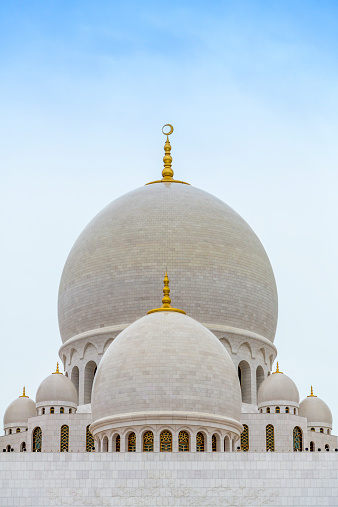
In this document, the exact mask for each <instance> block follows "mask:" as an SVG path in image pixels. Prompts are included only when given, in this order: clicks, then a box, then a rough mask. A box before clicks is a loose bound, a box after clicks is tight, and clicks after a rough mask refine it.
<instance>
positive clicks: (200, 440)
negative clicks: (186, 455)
mask: <svg viewBox="0 0 338 507" xmlns="http://www.w3.org/2000/svg"><path fill="white" fill-rule="evenodd" d="M196 452H204V435H203V433H201V432H200V431H199V432H198V433H197V435H196Z"/></svg>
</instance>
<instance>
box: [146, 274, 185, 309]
mask: <svg viewBox="0 0 338 507" xmlns="http://www.w3.org/2000/svg"><path fill="white" fill-rule="evenodd" d="M163 283H164V287H163V298H162V306H161V308H154V309H153V310H149V312H148V313H147V315H149V314H150V313H156V312H178V313H183V314H184V315H186V313H185V311H184V310H179V309H178V308H173V307H172V306H171V304H170V303H171V299H170V296H169V294H170V288H169V278H168V273H167V271H166V272H165V275H164V280H163Z"/></svg>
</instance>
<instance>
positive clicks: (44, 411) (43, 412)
mask: <svg viewBox="0 0 338 507" xmlns="http://www.w3.org/2000/svg"><path fill="white" fill-rule="evenodd" d="M45 413H46V409H45V407H43V409H42V414H43V415H44V414H45Z"/></svg>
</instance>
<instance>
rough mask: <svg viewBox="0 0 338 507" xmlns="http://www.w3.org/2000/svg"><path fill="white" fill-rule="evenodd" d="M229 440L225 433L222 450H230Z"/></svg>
mask: <svg viewBox="0 0 338 507" xmlns="http://www.w3.org/2000/svg"><path fill="white" fill-rule="evenodd" d="M230 447H231V440H230V437H229V435H225V437H224V452H230Z"/></svg>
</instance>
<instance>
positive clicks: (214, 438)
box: [212, 435, 217, 452]
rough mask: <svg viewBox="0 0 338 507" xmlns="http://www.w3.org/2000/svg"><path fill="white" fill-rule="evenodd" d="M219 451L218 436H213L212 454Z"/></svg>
mask: <svg viewBox="0 0 338 507" xmlns="http://www.w3.org/2000/svg"><path fill="white" fill-rule="evenodd" d="M216 451H217V440H216V435H213V436H212V452H216Z"/></svg>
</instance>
